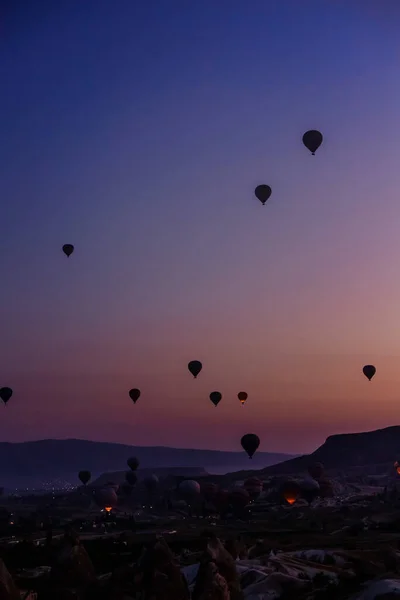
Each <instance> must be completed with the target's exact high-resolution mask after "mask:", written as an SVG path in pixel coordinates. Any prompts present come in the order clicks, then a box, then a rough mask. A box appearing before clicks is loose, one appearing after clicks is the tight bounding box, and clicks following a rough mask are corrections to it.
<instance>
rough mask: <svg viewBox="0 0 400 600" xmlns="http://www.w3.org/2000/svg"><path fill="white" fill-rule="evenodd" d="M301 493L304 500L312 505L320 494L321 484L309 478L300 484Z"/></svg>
mask: <svg viewBox="0 0 400 600" xmlns="http://www.w3.org/2000/svg"><path fill="white" fill-rule="evenodd" d="M300 491H301V496H302V497H303V498H304V500H306V501H307V502H308V503H309V504H311V502H312V501H313V500H314V498H316V497H317V496H318V494H319V492H320V487H319V483H318V481H316V480H315V479H312V478H311V477H307V479H304V480H303V481H301V482H300Z"/></svg>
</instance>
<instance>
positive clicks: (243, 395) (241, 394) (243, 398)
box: [238, 392, 247, 404]
mask: <svg viewBox="0 0 400 600" xmlns="http://www.w3.org/2000/svg"><path fill="white" fill-rule="evenodd" d="M238 398H239V400H240V402H241V404H244V403H245V402H246V400H247V394H246V392H239V393H238Z"/></svg>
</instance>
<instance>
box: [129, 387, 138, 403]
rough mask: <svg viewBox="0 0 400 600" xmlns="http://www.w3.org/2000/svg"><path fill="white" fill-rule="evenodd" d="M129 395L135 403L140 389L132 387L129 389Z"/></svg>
mask: <svg viewBox="0 0 400 600" xmlns="http://www.w3.org/2000/svg"><path fill="white" fill-rule="evenodd" d="M129 396H130V398H131V400H133V403H134V404H136V402H137V401H138V400H139V398H140V390H138V389H137V388H133V389H131V390H129Z"/></svg>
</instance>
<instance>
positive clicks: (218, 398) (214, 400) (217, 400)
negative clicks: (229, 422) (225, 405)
mask: <svg viewBox="0 0 400 600" xmlns="http://www.w3.org/2000/svg"><path fill="white" fill-rule="evenodd" d="M210 400H211V402H212V403H213V404H214V406H217V405H218V404H219V403H220V402H221V400H222V394H220V393H219V392H211V394H210Z"/></svg>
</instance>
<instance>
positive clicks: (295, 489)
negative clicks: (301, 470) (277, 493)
mask: <svg viewBox="0 0 400 600" xmlns="http://www.w3.org/2000/svg"><path fill="white" fill-rule="evenodd" d="M300 492H301V490H300V486H299V484H298V483H297V482H296V481H286V482H285V483H284V484H283V485H282V488H281V493H282V496H283V498H284V499H285V500H286V502H287V503H288V504H290V505H291V504H294V503H295V502H296V500H297V499H298V497H299V496H300Z"/></svg>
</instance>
